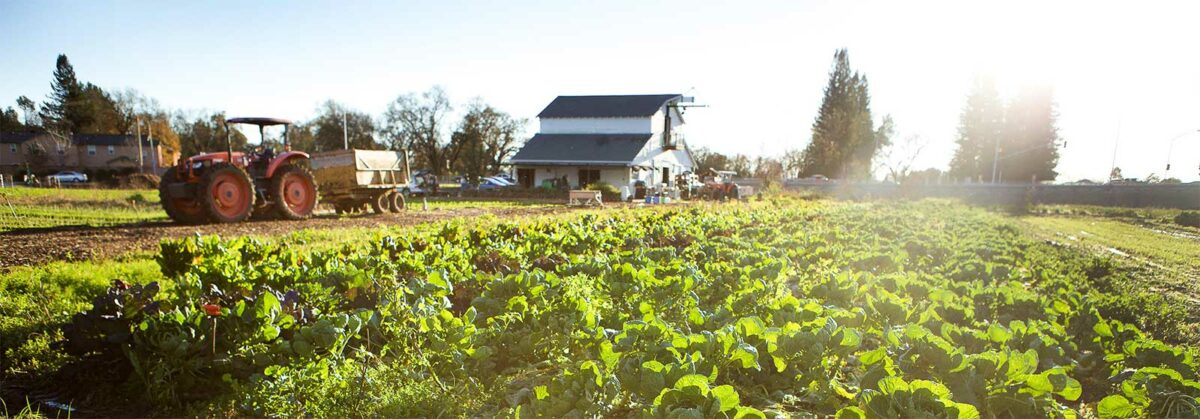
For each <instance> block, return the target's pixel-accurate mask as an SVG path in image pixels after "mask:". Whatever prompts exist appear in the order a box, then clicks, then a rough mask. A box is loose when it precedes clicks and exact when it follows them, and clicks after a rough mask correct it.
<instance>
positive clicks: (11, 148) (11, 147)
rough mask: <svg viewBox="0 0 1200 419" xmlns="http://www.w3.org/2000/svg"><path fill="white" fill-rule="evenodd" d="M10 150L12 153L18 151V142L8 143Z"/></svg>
mask: <svg viewBox="0 0 1200 419" xmlns="http://www.w3.org/2000/svg"><path fill="white" fill-rule="evenodd" d="M8 151H9V152H12V153H16V152H17V145H16V144H9V145H8Z"/></svg>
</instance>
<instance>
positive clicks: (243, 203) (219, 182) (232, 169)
mask: <svg viewBox="0 0 1200 419" xmlns="http://www.w3.org/2000/svg"><path fill="white" fill-rule="evenodd" d="M198 192H199V195H200V196H199V198H200V203H201V206H203V207H204V210H205V212H207V213H208V218H209V219H210V220H212V221H214V222H218V223H236V222H239V221H246V219H247V218H250V213H251V212H253V211H254V183H253V182H252V181H251V180H250V175H248V174H246V171H245V170H242V169H241V168H239V167H237V166H234V165H232V164H229V163H222V164H218V165H214V166H213V167H212V168H211V169H209V170H208V173H205V174H204V177H203V178H202V179H201V180H200V189H199V191H198Z"/></svg>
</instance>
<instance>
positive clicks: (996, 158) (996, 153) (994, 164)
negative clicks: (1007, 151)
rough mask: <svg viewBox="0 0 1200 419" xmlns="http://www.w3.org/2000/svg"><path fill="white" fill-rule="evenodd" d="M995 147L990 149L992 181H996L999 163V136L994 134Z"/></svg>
mask: <svg viewBox="0 0 1200 419" xmlns="http://www.w3.org/2000/svg"><path fill="white" fill-rule="evenodd" d="M995 144H996V146H995V148H994V149H993V151H992V183H996V170H997V169H999V167H1000V166H999V164H1000V136H999V135H997V136H996V141H995Z"/></svg>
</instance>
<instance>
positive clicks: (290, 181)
mask: <svg viewBox="0 0 1200 419" xmlns="http://www.w3.org/2000/svg"><path fill="white" fill-rule="evenodd" d="M317 195H318V192H317V182H316V181H314V180H313V175H312V173H311V172H309V171H308V169H305V168H304V167H303V166H298V165H295V164H289V165H287V166H284V167H282V168H280V169H279V170H278V171H276V172H275V176H274V177H273V178H272V179H271V200H272V201H275V210H276V212H277V213H278V214H279V216H280V217H283V218H284V219H288V220H303V219H306V218H308V217H311V216H312V213H313V211H314V210H315V209H316V208H317V200H318V196H317Z"/></svg>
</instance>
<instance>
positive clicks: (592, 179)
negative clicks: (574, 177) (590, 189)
mask: <svg viewBox="0 0 1200 419" xmlns="http://www.w3.org/2000/svg"><path fill="white" fill-rule="evenodd" d="M599 181H600V170H599V169H579V187H580V188H585V187H587V185H591V184H593V183H596V182H599Z"/></svg>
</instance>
